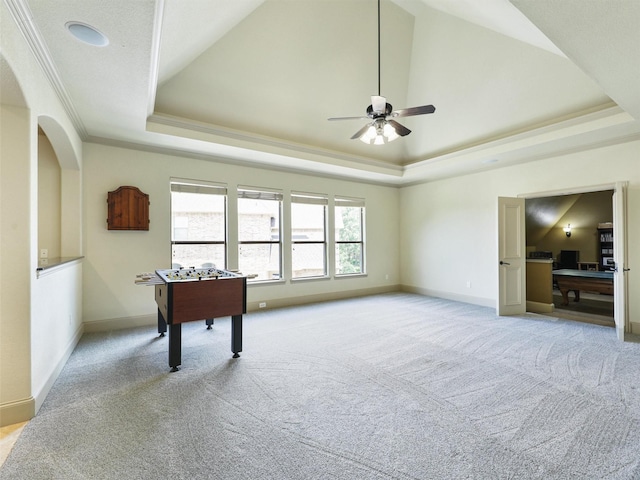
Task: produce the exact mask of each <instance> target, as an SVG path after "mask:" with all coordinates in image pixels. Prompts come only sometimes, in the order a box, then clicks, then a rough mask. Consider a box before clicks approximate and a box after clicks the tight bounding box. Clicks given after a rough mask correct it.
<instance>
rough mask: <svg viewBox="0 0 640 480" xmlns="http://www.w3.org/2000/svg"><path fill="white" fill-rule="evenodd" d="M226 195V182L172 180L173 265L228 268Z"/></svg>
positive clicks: (177, 266)
mask: <svg viewBox="0 0 640 480" xmlns="http://www.w3.org/2000/svg"><path fill="white" fill-rule="evenodd" d="M226 199H227V188H226V187H225V186H224V185H215V184H207V183H196V182H193V183H191V182H187V181H184V182H183V181H172V182H171V263H172V267H173V268H179V267H196V268H198V267H211V266H214V265H215V266H216V267H219V268H226V258H227V255H226V253H227V252H226V237H227V235H226V223H227V222H226V215H227V212H226V205H227V201H226Z"/></svg>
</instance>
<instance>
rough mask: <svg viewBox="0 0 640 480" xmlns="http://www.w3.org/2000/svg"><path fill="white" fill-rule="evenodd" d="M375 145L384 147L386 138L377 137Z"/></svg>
mask: <svg viewBox="0 0 640 480" xmlns="http://www.w3.org/2000/svg"><path fill="white" fill-rule="evenodd" d="M373 144H374V145H384V136H382V135H376V139H375V140H374V141H373Z"/></svg>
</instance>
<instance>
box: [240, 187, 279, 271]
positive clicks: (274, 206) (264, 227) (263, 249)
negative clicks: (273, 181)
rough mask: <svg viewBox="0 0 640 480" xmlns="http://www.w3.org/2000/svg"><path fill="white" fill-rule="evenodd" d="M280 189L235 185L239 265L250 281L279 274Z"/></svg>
mask: <svg viewBox="0 0 640 480" xmlns="http://www.w3.org/2000/svg"><path fill="white" fill-rule="evenodd" d="M281 211H282V193H280V192H275V191H266V190H257V189H249V188H238V268H239V269H240V271H241V272H242V273H243V274H245V275H256V276H255V278H249V279H248V280H249V281H266V280H279V279H280V278H282V245H281V241H280V239H281V235H280V230H281V222H280V218H281Z"/></svg>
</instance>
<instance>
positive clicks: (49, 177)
mask: <svg viewBox="0 0 640 480" xmlns="http://www.w3.org/2000/svg"><path fill="white" fill-rule="evenodd" d="M60 180H61V174H60V164H59V163H58V158H57V157H56V154H55V152H54V151H53V147H52V146H51V143H50V142H49V139H48V138H47V136H46V135H38V252H39V251H40V249H42V248H46V249H47V250H48V251H49V253H48V256H49V258H55V257H60V252H61V247H60V238H61V236H60V208H61V201H60V199H61V194H60V185H61V184H60Z"/></svg>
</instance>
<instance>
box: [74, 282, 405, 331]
mask: <svg viewBox="0 0 640 480" xmlns="http://www.w3.org/2000/svg"><path fill="white" fill-rule="evenodd" d="M399 290H400V286H399V285H385V286H383V287H373V288H363V289H358V290H346V291H341V292H328V293H319V294H315V295H301V296H298V297H285V298H274V299H268V300H266V303H267V305H268V307H267V308H268V309H272V308H284V307H294V306H298V305H307V304H310V303H318V302H328V301H331V300H343V299H345V298H354V297H365V296H367V295H379V294H382V293H391V292H397V291H399ZM262 302H265V300H259V301H255V302H247V312H256V311H258V310H265V309H264V308H260V307H259V305H260V303H262ZM157 324H158V317H157V316H156V315H139V316H136V317H121V318H108V319H105V320H95V321H92V322H85V323H84V332H85V333H97V332H109V331H113V330H124V329H126V328H135V327H148V326H156V325H157Z"/></svg>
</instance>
